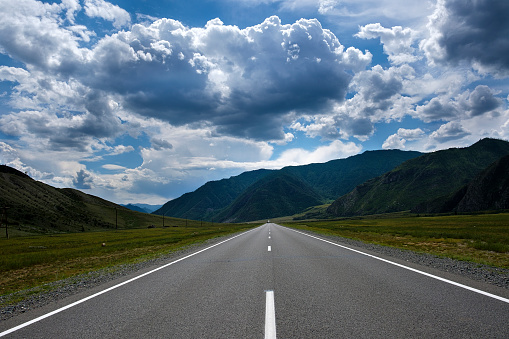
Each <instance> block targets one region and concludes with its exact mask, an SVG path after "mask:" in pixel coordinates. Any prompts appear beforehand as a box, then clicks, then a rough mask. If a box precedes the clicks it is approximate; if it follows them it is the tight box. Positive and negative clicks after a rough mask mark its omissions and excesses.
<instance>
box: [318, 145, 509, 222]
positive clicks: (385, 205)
mask: <svg viewBox="0 0 509 339" xmlns="http://www.w3.org/2000/svg"><path fill="white" fill-rule="evenodd" d="M507 154H509V142H507V141H503V140H495V139H483V140H481V141H479V142H477V143H475V144H474V145H472V146H470V147H466V148H451V149H447V150H443V151H437V152H433V153H428V154H425V155H422V156H420V157H417V158H414V159H411V160H408V161H406V162H404V163H402V164H401V165H400V166H398V167H397V168H395V169H393V170H392V171H390V172H387V173H385V174H383V175H381V176H379V177H376V178H374V179H371V180H368V181H366V182H365V183H363V184H361V185H358V186H357V187H355V189H353V190H352V191H351V192H350V193H348V194H345V195H343V196H341V197H340V198H338V199H337V200H336V201H334V203H333V204H331V206H330V207H329V208H328V209H327V212H328V213H329V214H331V215H333V216H354V215H367V214H377V213H388V212H396V211H404V210H411V209H412V208H414V207H416V206H419V204H423V203H426V202H429V201H433V200H436V199H439V198H441V197H444V196H449V195H451V194H452V193H454V192H455V191H456V190H458V189H460V188H461V187H463V186H464V185H466V184H468V183H469V182H470V181H471V180H473V179H474V178H475V177H476V175H478V174H479V173H480V172H481V171H482V170H484V169H485V168H486V167H487V166H489V165H490V164H491V163H493V162H494V161H496V160H498V159H499V158H501V157H502V156H504V155H507Z"/></svg>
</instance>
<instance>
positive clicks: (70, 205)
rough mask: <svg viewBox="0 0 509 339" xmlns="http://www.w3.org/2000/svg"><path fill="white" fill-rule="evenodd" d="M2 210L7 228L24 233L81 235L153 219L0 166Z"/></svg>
mask: <svg viewBox="0 0 509 339" xmlns="http://www.w3.org/2000/svg"><path fill="white" fill-rule="evenodd" d="M3 207H7V209H6V214H7V221H8V225H9V228H15V229H16V230H17V231H21V232H25V233H60V232H82V231H88V230H101V229H113V228H115V227H117V225H118V226H119V227H121V228H126V227H140V226H141V227H143V226H144V223H147V222H152V219H154V220H155V219H156V218H154V216H151V215H149V214H141V213H137V212H134V211H130V210H128V209H126V208H124V207H122V206H119V205H116V204H114V203H112V202H109V201H107V200H104V199H101V198H99V197H96V196H93V195H89V194H85V193H83V192H81V191H78V190H75V189H71V188H61V189H59V188H55V187H52V186H49V185H46V184H44V183H42V182H39V181H36V180H33V179H32V178H30V177H29V176H28V175H26V174H24V173H22V172H20V171H18V170H16V169H14V168H11V167H8V166H5V165H0V212H1V213H2V214H3ZM149 219H150V220H149ZM2 221H3V220H2Z"/></svg>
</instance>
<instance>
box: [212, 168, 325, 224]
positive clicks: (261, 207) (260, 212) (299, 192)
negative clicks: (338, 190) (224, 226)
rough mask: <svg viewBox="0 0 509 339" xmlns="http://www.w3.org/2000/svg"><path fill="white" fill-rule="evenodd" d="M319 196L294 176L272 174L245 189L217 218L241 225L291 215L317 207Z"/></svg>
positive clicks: (319, 200)
mask: <svg viewBox="0 0 509 339" xmlns="http://www.w3.org/2000/svg"><path fill="white" fill-rule="evenodd" d="M321 202H322V196H321V195H320V194H318V193H317V192H316V191H315V190H314V189H313V188H312V187H311V186H309V185H308V184H307V183H305V182H303V181H302V180H299V179H297V178H296V177H294V176H291V175H288V174H284V173H273V174H270V175H268V176H266V177H265V178H263V179H261V180H259V181H257V182H256V183H255V184H253V185H251V186H250V187H249V188H248V189H246V190H245V191H244V192H243V193H242V194H241V195H240V196H239V197H238V198H237V199H235V200H234V202H233V203H232V204H230V205H229V206H228V207H227V208H226V209H225V210H223V211H222V212H221V213H219V214H218V215H217V218H218V219H219V220H223V221H225V222H244V221H251V220H253V218H256V220H260V219H269V218H272V217H274V216H284V215H292V214H295V213H297V212H300V211H302V210H304V209H305V208H307V207H309V206H315V205H320V204H321Z"/></svg>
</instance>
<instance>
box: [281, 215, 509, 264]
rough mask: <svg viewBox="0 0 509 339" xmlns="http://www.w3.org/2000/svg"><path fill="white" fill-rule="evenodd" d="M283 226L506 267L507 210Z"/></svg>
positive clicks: (508, 248)
mask: <svg viewBox="0 0 509 339" xmlns="http://www.w3.org/2000/svg"><path fill="white" fill-rule="evenodd" d="M283 224H284V225H285V226H289V227H293V228H298V229H302V230H310V231H314V232H317V233H321V234H325V235H336V236H341V237H345V238H351V239H356V240H361V241H364V242H370V243H375V244H380V245H386V246H392V247H397V248H401V249H409V250H413V251H417V252H426V253H431V254H435V255H439V256H446V257H451V258H454V259H459V260H466V261H471V262H476V263H480V264H487V265H491V266H496V267H503V268H509V213H500V214H477V215H451V216H434V217H418V216H413V217H408V216H406V217H392V218H390V217H389V218H387V217H386V218H368V217H366V218H351V219H344V220H337V221H302V222H286V223H283Z"/></svg>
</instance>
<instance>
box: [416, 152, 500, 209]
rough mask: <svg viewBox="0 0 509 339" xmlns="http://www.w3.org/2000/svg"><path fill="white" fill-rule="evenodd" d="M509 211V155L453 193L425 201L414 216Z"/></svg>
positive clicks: (417, 207)
mask: <svg viewBox="0 0 509 339" xmlns="http://www.w3.org/2000/svg"><path fill="white" fill-rule="evenodd" d="M501 209H509V155H506V156H504V157H502V158H500V159H499V160H497V161H495V162H494V163H493V164H491V165H490V166H489V167H488V168H487V169H485V170H484V171H482V172H481V173H480V174H479V175H477V176H476V177H475V178H474V179H473V180H472V181H471V182H470V183H468V185H465V186H463V187H462V188H460V189H459V190H457V191H456V192H454V194H452V195H449V196H444V197H440V198H438V199H434V200H432V201H426V202H424V203H421V204H419V205H417V206H416V207H414V208H413V210H412V212H415V213H444V212H453V211H454V212H460V213H468V212H476V211H488V210H501Z"/></svg>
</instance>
